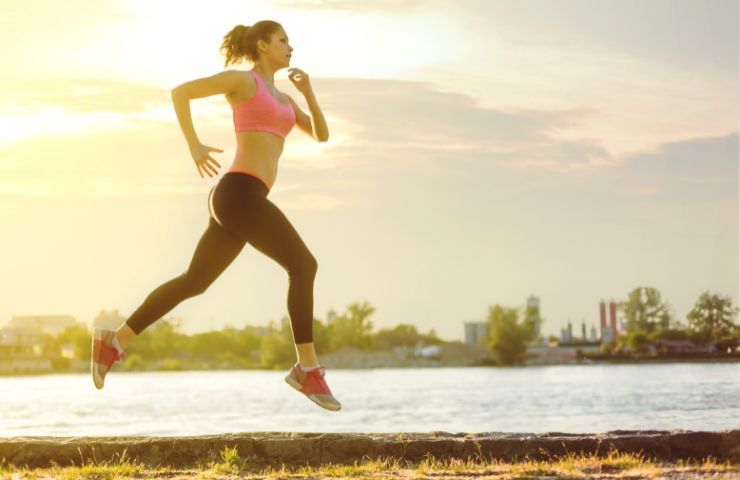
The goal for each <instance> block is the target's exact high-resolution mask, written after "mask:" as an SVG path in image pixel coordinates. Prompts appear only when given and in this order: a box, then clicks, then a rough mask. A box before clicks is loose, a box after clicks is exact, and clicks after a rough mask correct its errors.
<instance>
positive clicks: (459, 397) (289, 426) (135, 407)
mask: <svg viewBox="0 0 740 480" xmlns="http://www.w3.org/2000/svg"><path fill="white" fill-rule="evenodd" d="M284 375H285V372H282V371H264V370H240V371H234V370H231V371H223V370H215V371H190V372H136V373H134V372H117V371H116V370H115V367H114V370H112V371H111V372H110V373H109V374H108V377H107V378H106V385H105V388H104V389H103V390H97V389H96V388H95V386H94V385H93V383H92V379H91V378H90V375H89V374H84V375H83V374H68V375H42V376H38V375H36V376H25V377H2V378H0V436H2V437H12V436H25V435H54V436H76V435H162V436H183V435H205V434H218V433H235V432H255V431H302V432H429V431H435V430H441V431H447V432H532V433H541V432H548V431H549V432H555V431H558V432H572V433H578V432H589V433H593V432H605V431H608V430H617V429H620V430H631V429H660V430H671V429H686V430H711V431H716V430H724V429H730V428H740V363H666V364H630V365H609V364H597V365H553V366H536V367H534V366H533V367H518V368H489V367H460V368H398V369H369V370H366V369H363V370H339V369H333V370H327V375H326V380H327V383H328V384H329V386H330V388H331V389H332V392H333V393H334V395H335V396H336V397H337V399H339V401H341V402H342V410H341V411H339V412H330V411H328V410H324V409H322V408H320V407H318V406H317V405H315V404H314V403H313V402H311V401H310V400H308V399H307V398H305V397H304V396H303V395H302V394H301V393H299V392H297V391H295V390H293V389H292V388H291V387H289V386H288V385H287V384H286V383H285V382H284V380H283V377H284Z"/></svg>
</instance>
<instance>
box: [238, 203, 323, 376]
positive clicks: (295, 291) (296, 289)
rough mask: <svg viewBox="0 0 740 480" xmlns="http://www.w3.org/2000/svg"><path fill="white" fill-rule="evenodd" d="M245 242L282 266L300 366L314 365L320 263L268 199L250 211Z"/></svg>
mask: <svg viewBox="0 0 740 480" xmlns="http://www.w3.org/2000/svg"><path fill="white" fill-rule="evenodd" d="M249 215H250V218H249V221H248V224H247V225H245V228H243V232H241V233H242V234H243V236H242V238H244V239H246V240H247V242H248V243H250V244H252V246H254V248H255V249H257V250H258V251H260V252H261V253H263V254H265V255H267V256H268V257H270V258H272V259H273V260H275V261H276V262H277V263H279V264H280V265H281V266H282V267H283V268H284V269H285V270H286V272H287V273H288V277H289V286H288V302H287V303H288V314H289V316H290V322H291V327H292V331H293V341H294V342H295V344H296V349H297V354H298V359H299V362H300V363H301V365H304V366H310V365H315V364H317V363H318V362H317V361H316V353H315V351H314V348H313V284H314V279H315V278H316V271H317V269H318V262H317V261H316V258H315V257H314V256H313V255H312V254H311V252H310V251H309V249H308V247H307V246H306V244H305V243H304V242H303V239H302V238H301V236H300V235H299V234H298V232H297V231H296V230H295V228H293V225H292V224H291V223H290V221H289V220H288V218H287V217H286V216H285V215H284V214H283V212H282V211H281V210H280V209H279V208H278V207H277V205H275V204H274V203H272V202H271V201H270V200H269V199H267V198H264V199H261V200H260V201H259V202H258V204H257V205H255V207H254V208H252V209H250V212H249Z"/></svg>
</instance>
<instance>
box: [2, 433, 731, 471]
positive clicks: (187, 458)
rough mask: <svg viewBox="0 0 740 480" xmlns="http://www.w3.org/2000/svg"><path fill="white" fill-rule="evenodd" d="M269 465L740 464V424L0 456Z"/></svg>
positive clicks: (21, 446) (21, 441)
mask: <svg viewBox="0 0 740 480" xmlns="http://www.w3.org/2000/svg"><path fill="white" fill-rule="evenodd" d="M228 449H233V450H232V451H233V454H234V455H238V456H239V458H242V459H247V460H248V461H249V462H250V464H260V465H262V466H276V465H289V466H293V467H297V466H306V465H308V466H313V467H319V466H321V465H328V464H332V465H352V464H355V463H357V462H363V461H366V460H387V459H395V460H399V461H401V460H403V461H417V462H418V461H422V460H424V459H425V458H435V459H438V460H452V459H456V460H458V461H470V460H479V461H486V462H489V461H492V460H500V461H504V462H512V461H514V462H515V461H518V460H522V459H527V460H537V461H542V460H552V459H557V458H561V457H564V456H567V455H571V454H577V455H593V456H597V457H603V456H607V455H610V454H612V453H614V452H617V453H628V454H635V455H642V456H645V457H646V458H650V459H653V460H656V461H668V462H677V461H679V460H687V461H688V460H690V461H702V460H705V459H714V460H717V461H719V462H730V463H731V464H733V465H737V464H740V430H723V431H717V432H712V431H709V432H701V431H687V430H669V431H668V430H615V431H609V432H605V433H593V434H584V433H562V432H548V433H541V434H532V433H507V432H487V433H449V432H440V431H435V432H427V433H306V432H253V433H234V434H221V435H205V436H186V437H145V436H120V437H93V436H90V437H49V436H34V437H31V436H28V437H10V438H0V461H2V462H3V464H4V465H15V466H18V467H29V468H50V467H56V466H79V465H85V464H86V463H87V462H89V461H94V462H115V461H120V460H121V459H124V458H128V459H131V460H132V461H134V462H137V463H140V464H141V465H144V466H145V467H148V468H150V467H161V466H170V467H174V468H192V467H196V468H198V467H199V466H203V465H204V462H205V463H208V462H212V461H218V460H219V459H220V458H221V457H222V456H223V455H222V452H223V451H224V450H228Z"/></svg>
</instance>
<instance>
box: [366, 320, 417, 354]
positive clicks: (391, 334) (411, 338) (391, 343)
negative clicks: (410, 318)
mask: <svg viewBox="0 0 740 480" xmlns="http://www.w3.org/2000/svg"><path fill="white" fill-rule="evenodd" d="M421 339H422V336H421V335H419V331H418V330H417V329H416V326H415V325H410V324H405V323H401V324H399V325H396V326H395V327H393V328H384V329H381V330H380V331H378V333H376V334H375V336H374V337H373V347H374V348H375V349H377V350H387V349H389V348H393V347H401V346H402V347H413V346H414V345H416V343H417V342H419V341H420V340H421Z"/></svg>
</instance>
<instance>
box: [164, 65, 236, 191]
mask: <svg viewBox="0 0 740 480" xmlns="http://www.w3.org/2000/svg"><path fill="white" fill-rule="evenodd" d="M243 81H244V74H243V73H242V72H240V71H238V70H227V71H225V72H220V73H217V74H215V75H212V76H210V77H205V78H198V79H196V80H192V81H190V82H186V83H183V84H181V85H178V86H177V87H175V88H173V89H172V92H171V95H172V103H173V104H174V106H175V113H176V114H177V121H178V123H179V124H180V128H181V129H182V133H183V134H184V135H185V140H186V141H187V142H188V148H190V154H191V155H192V157H193V160H194V161H195V165H196V167H197V168H198V173H200V176H201V177H203V172H206V173H207V174H208V175H209V176H213V175H211V172H213V173H217V171H216V168H215V167H214V166H213V165H211V164H210V163H209V160H210V161H211V162H213V163H215V164H216V165H218V166H219V167H220V166H221V165H220V164H219V163H218V162H217V161H216V160H214V159H213V158H212V157H211V156H210V154H209V152H211V151H217V152H218V151H220V152H223V150H221V149H218V148H213V147H209V146H207V145H202V144H201V143H200V140H198V136H197V135H196V134H195V128H194V127H193V117H192V115H191V114H190V100H192V99H194V98H203V97H209V96H211V95H217V94H220V93H221V94H228V93H231V92H233V91H235V90H236V89H237V88H238V87H239V83H240V82H243Z"/></svg>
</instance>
